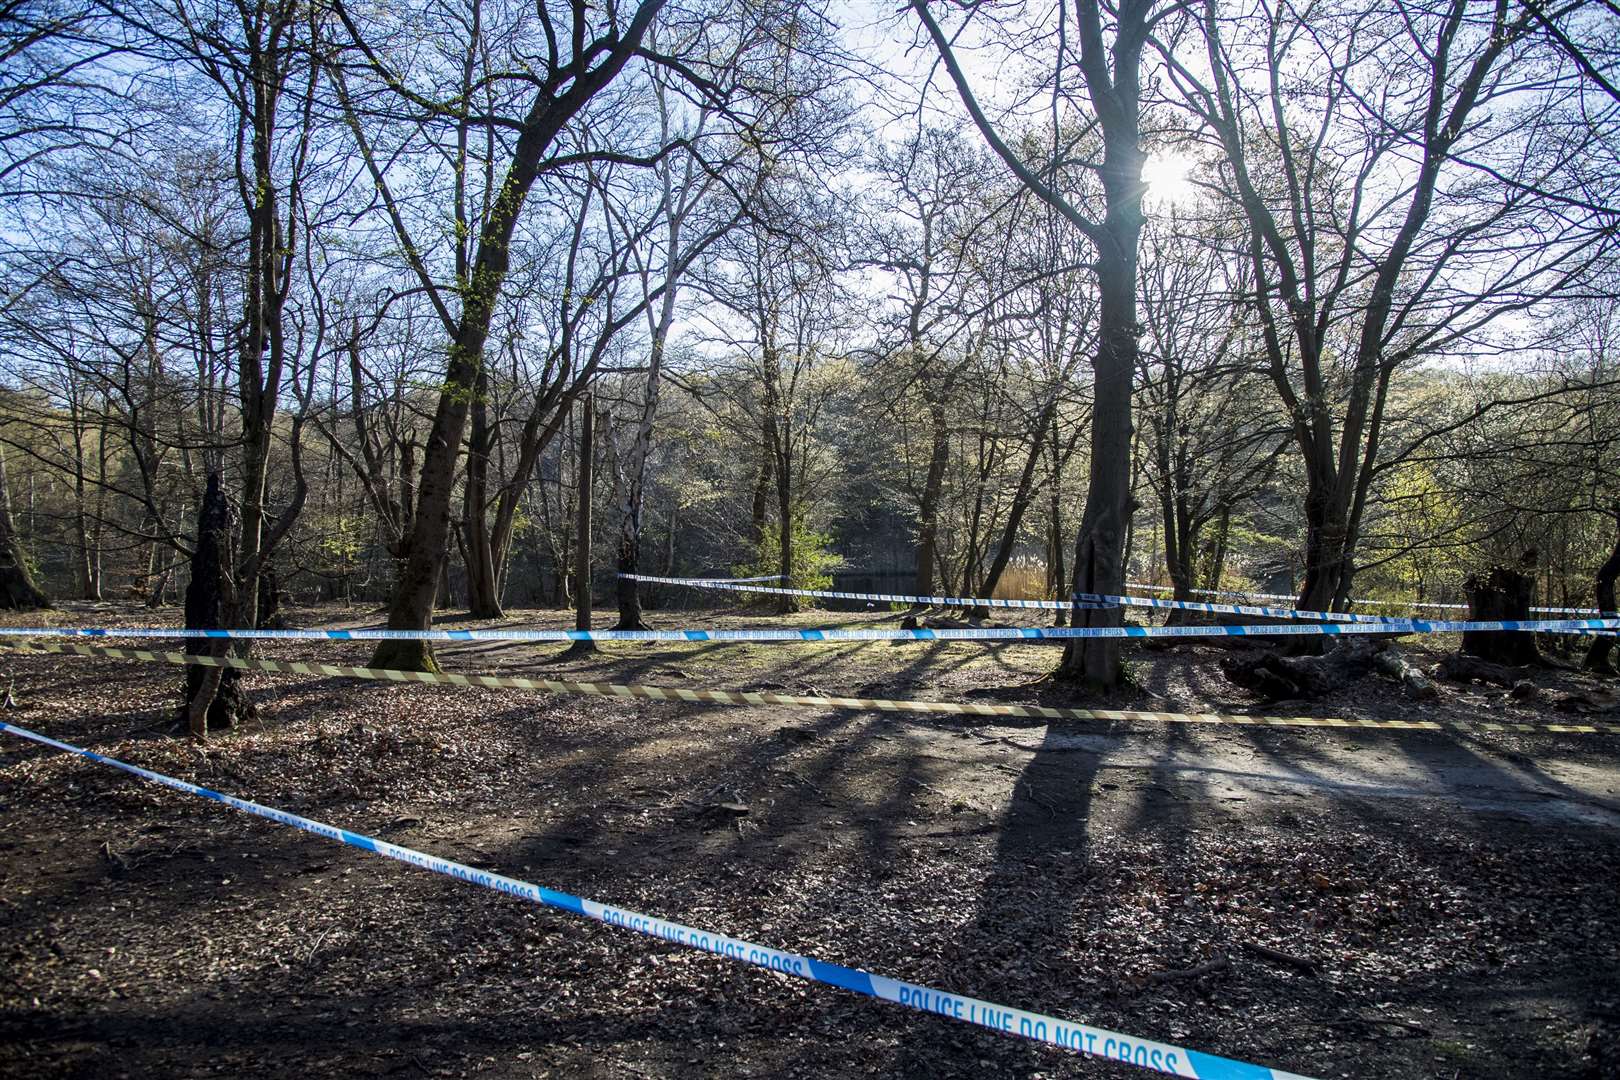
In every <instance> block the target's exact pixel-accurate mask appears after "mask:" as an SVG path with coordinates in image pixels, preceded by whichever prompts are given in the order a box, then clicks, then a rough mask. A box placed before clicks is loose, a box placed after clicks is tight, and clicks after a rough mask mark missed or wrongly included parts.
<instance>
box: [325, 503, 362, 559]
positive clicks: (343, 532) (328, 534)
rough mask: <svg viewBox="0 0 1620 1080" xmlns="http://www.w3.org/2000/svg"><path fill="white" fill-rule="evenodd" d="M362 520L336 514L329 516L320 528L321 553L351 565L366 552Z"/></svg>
mask: <svg viewBox="0 0 1620 1080" xmlns="http://www.w3.org/2000/svg"><path fill="white" fill-rule="evenodd" d="M361 530H362V521H361V519H360V518H358V517H352V516H349V515H345V514H336V515H333V516H331V517H329V518H327V519H326V520H325V521H324V522H323V523H322V525H321V529H320V541H319V544H320V549H321V554H322V555H324V556H326V557H327V558H328V559H329V560H331V561H332V562H334V563H337V564H339V565H341V566H349V565H352V564H354V563H356V562H358V561H359V560H360V557H361V556H362V555H363V554H364V553H365V543H366V542H365V539H364V538H363V536H362V535H361Z"/></svg>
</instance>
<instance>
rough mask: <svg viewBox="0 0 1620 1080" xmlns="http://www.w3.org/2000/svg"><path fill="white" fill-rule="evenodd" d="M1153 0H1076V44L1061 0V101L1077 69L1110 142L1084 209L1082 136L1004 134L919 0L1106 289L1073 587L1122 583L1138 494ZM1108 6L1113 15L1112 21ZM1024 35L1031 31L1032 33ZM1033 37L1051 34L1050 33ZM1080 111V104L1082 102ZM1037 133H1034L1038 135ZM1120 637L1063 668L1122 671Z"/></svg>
mask: <svg viewBox="0 0 1620 1080" xmlns="http://www.w3.org/2000/svg"><path fill="white" fill-rule="evenodd" d="M1154 7H1155V0H1121V2H1120V3H1119V4H1118V5H1117V6H1115V7H1114V8H1112V9H1109V10H1108V11H1106V12H1105V10H1104V6H1103V5H1102V4H1101V3H1099V2H1098V0H1077V2H1076V4H1075V16H1074V17H1075V23H1076V25H1075V27H1074V30H1075V32H1076V33H1077V35H1078V38H1079V51H1078V55H1075V56H1071V55H1070V53H1069V51H1068V48H1067V45H1066V42H1067V36H1066V35H1067V31H1068V18H1069V15H1068V9H1067V6H1066V5H1062V4H1059V5H1058V6H1057V9H1056V18H1057V21H1058V24H1059V32H1058V34H1057V37H1056V40H1057V42H1058V43H1059V44H1058V51H1057V54H1056V56H1055V57H1054V58H1052V59H1051V60H1050V61H1049V64H1048V67H1049V70H1051V71H1052V73H1053V74H1052V79H1051V82H1050V84H1049V85H1050V90H1051V100H1052V105H1053V109H1054V110H1058V109H1060V108H1063V107H1069V108H1072V107H1073V106H1074V100H1073V99H1072V97H1071V96H1070V91H1069V90H1068V89H1066V87H1067V86H1068V85H1070V84H1066V83H1065V82H1064V76H1065V75H1068V74H1071V73H1072V69H1073V68H1075V67H1078V69H1079V83H1080V85H1081V86H1083V87H1084V89H1085V97H1084V104H1083V106H1082V110H1084V112H1089V116H1088V117H1086V122H1085V123H1084V124H1083V125H1082V126H1081V127H1080V128H1078V129H1077V130H1080V131H1083V132H1085V133H1086V135H1087V136H1089V135H1090V133H1091V132H1092V131H1093V130H1095V131H1096V132H1097V133H1098V134H1099V135H1100V138H1101V142H1102V158H1101V161H1100V163H1098V164H1096V165H1094V166H1092V167H1091V168H1092V170H1093V171H1094V173H1095V175H1096V177H1097V179H1098V180H1099V181H1100V185H1101V188H1102V192H1101V195H1102V201H1103V207H1104V209H1103V212H1102V213H1101V214H1100V215H1098V214H1096V213H1091V212H1087V210H1085V209H1084V208H1083V204H1082V202H1081V201H1080V200H1078V199H1077V198H1075V197H1074V196H1073V195H1072V194H1070V193H1069V192H1066V191H1065V189H1064V186H1063V185H1064V176H1065V174H1066V173H1067V172H1070V171H1072V165H1073V158H1072V156H1071V155H1072V154H1073V153H1074V151H1075V145H1074V144H1075V143H1076V142H1078V141H1079V140H1078V139H1076V138H1075V136H1074V135H1073V134H1072V133H1070V134H1067V135H1066V134H1065V133H1064V132H1062V131H1061V130H1058V131H1053V132H1051V133H1050V136H1051V139H1052V143H1051V146H1050V152H1049V154H1048V156H1047V158H1046V160H1045V161H1042V162H1039V163H1037V164H1033V165H1032V164H1031V163H1030V162H1029V161H1028V160H1026V158H1025V157H1024V156H1023V155H1021V154H1020V153H1019V152H1018V151H1017V150H1015V149H1014V147H1013V145H1011V144H1010V143H1009V141H1008V140H1007V139H1005V138H1003V136H1002V134H1001V133H1000V131H999V130H998V128H997V125H996V124H995V123H994V122H992V120H991V119H990V117H989V116H988V114H987V113H986V112H985V111H984V109H983V108H982V106H981V105H980V104H979V101H978V99H977V97H976V96H975V95H974V92H973V89H972V87H971V86H970V85H969V82H968V78H967V75H966V74H965V72H964V71H963V68H962V65H961V64H960V63H959V61H958V60H957V57H956V55H955V51H954V47H953V42H952V39H951V38H949V37H947V35H946V33H945V30H944V28H943V27H942V26H941V25H940V23H939V21H938V20H937V19H936V18H935V17H934V15H933V13H932V12H931V11H930V10H929V5H928V0H911V8H912V10H913V11H914V12H916V14H917V17H918V19H919V20H920V21H921V22H922V24H923V27H924V28H925V29H926V30H927V32H928V36H929V38H930V39H931V40H932V42H933V44H934V48H935V49H936V50H937V51H938V53H939V57H940V60H941V62H942V63H943V64H944V65H945V69H946V71H947V72H948V73H949V75H950V79H951V82H952V84H953V85H954V86H955V87H956V91H957V94H958V95H959V96H960V97H961V99H962V103H963V105H964V106H965V107H966V108H967V111H968V113H969V115H970V116H971V117H972V118H973V122H974V124H975V125H976V126H977V127H978V128H979V131H980V133H981V134H982V135H983V136H984V138H985V141H986V142H987V143H989V144H990V147H991V149H993V150H994V151H995V152H996V154H997V155H998V156H999V157H1000V158H1001V159H1002V160H1003V161H1004V162H1005V163H1006V164H1007V167H1008V168H1010V169H1011V170H1012V171H1013V173H1014V175H1016V176H1017V177H1018V179H1019V181H1020V182H1021V183H1023V184H1024V185H1025V186H1026V187H1027V188H1029V190H1030V191H1032V192H1033V193H1034V194H1036V195H1037V196H1038V197H1040V198H1041V199H1042V200H1044V201H1046V202H1047V203H1049V204H1050V205H1051V206H1052V207H1053V208H1054V209H1055V210H1057V211H1058V212H1059V213H1060V214H1062V215H1063V217H1064V218H1065V219H1067V220H1068V221H1069V222H1070V223H1071V224H1072V225H1073V226H1074V227H1075V228H1076V229H1078V230H1079V231H1080V232H1081V233H1082V234H1083V235H1084V236H1085V237H1086V239H1087V240H1088V241H1089V242H1090V243H1091V245H1092V247H1093V249H1094V250H1095V252H1096V256H1097V287H1098V296H1099V309H1098V331H1097V352H1096V355H1095V357H1094V358H1093V360H1092V373H1093V379H1094V390H1093V401H1094V405H1093V410H1092V423H1091V475H1090V483H1089V485H1088V488H1087V492H1086V506H1085V513H1084V516H1083V517H1082V518H1081V521H1080V534H1079V537H1078V539H1077V540H1076V543H1075V560H1074V561H1075V565H1074V584H1075V590H1076V591H1077V592H1084V593H1107V594H1111V595H1117V594H1119V593H1122V592H1124V591H1125V558H1124V556H1125V535H1126V530H1127V528H1128V524H1129V520H1130V516H1131V513H1132V510H1133V505H1132V502H1131V496H1130V476H1131V433H1132V427H1131V389H1132V380H1133V378H1134V376H1135V372H1136V365H1137V342H1136V335H1137V312H1136V269H1137V244H1138V239H1139V237H1140V234H1141V231H1142V221H1143V217H1142V192H1143V188H1142V163H1143V161H1144V160H1145V158H1146V154H1145V152H1144V151H1143V148H1142V131H1141V118H1142V103H1141V98H1142V86H1141V77H1142V50H1143V48H1144V46H1145V45H1146V44H1147V41H1148V36H1149V33H1150V31H1151V29H1152V25H1153V20H1154V15H1153V10H1154ZM1105 15H1112V17H1113V24H1112V26H1109V27H1105V25H1104V19H1105ZM1024 40H1025V41H1028V40H1029V38H1028V37H1025V39H1024ZM1036 40H1040V41H1045V40H1049V39H1047V38H1045V37H1042V38H1038V39H1036ZM1077 112H1081V110H1077ZM1031 144H1033V141H1031ZM1119 620H1120V613H1119V609H1117V608H1080V607H1076V608H1075V610H1074V612H1073V615H1072V621H1073V625H1074V626H1077V627H1090V626H1118V625H1119ZM1120 671H1121V669H1120V663H1119V643H1118V640H1117V639H1113V638H1077V639H1074V640H1073V641H1071V642H1070V643H1069V645H1068V646H1067V647H1066V648H1065V650H1064V658H1063V662H1062V664H1061V665H1060V667H1059V669H1058V675H1059V676H1060V677H1063V678H1070V679H1079V680H1083V681H1085V682H1087V683H1090V684H1092V685H1095V686H1098V687H1103V688H1106V687H1113V686H1116V685H1117V684H1118V683H1119V681H1120Z"/></svg>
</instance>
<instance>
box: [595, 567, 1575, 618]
mask: <svg viewBox="0 0 1620 1080" xmlns="http://www.w3.org/2000/svg"><path fill="white" fill-rule="evenodd" d="M619 576H620V577H622V578H627V579H629V580H631V581H644V582H653V583H657V584H661V585H681V586H686V587H688V588H696V589H719V590H724V591H728V592H746V593H763V594H766V595H770V596H805V597H812V598H816V599H830V600H880V601H885V602H888V603H905V604H935V605H942V606H947V607H987V608H988V607H1003V608H1026V609H1027V608H1033V609H1039V610H1046V611H1068V610H1071V609H1073V608H1077V607H1078V608H1087V607H1095V606H1103V607H1144V608H1160V609H1170V610H1179V611H1201V612H1206V613H1210V614H1218V615H1254V616H1259V617H1262V618H1272V619H1299V620H1307V621H1317V622H1356V623H1395V622H1405V621H1409V620H1403V619H1398V618H1395V617H1394V616H1390V615H1365V614H1361V613H1359V612H1344V611H1299V610H1296V609H1295V608H1280V607H1262V606H1256V605H1248V604H1215V603H1208V602H1205V601H1202V600H1161V599H1158V598H1156V597H1150V596H1124V595H1116V594H1113V593H1075V594H1074V600H1073V601H1068V600H998V599H995V598H992V597H971V596H914V595H909V594H905V593H862V592H839V591H835V590H832V589H782V588H775V587H769V586H762V585H755V584H752V582H753V581H755V580H756V579H754V578H734V579H728V580H721V579H717V578H673V577H654V576H652V575H648V574H620V575H619ZM1129 587H1130V588H1161V586H1153V585H1150V586H1138V585H1136V584H1135V583H1132V584H1131V585H1130V586H1129ZM1193 591H1194V592H1203V591H1206V590H1198V589H1195V590H1193ZM1232 595H1238V596H1242V595H1246V594H1242V593H1237V594H1232ZM1252 595H1255V596H1260V597H1272V598H1276V599H1282V600H1286V599H1289V597H1285V596H1277V595H1276V594H1274V593H1256V594H1252ZM1358 603H1359V601H1358ZM1437 606H1438V605H1437ZM1454 606H1458V607H1461V606H1464V605H1454ZM1532 610H1534V611H1558V612H1577V613H1579V612H1580V611H1584V610H1585V609H1575V608H1534V609H1532ZM1593 614H1597V612H1596V610H1595V609H1594V610H1593Z"/></svg>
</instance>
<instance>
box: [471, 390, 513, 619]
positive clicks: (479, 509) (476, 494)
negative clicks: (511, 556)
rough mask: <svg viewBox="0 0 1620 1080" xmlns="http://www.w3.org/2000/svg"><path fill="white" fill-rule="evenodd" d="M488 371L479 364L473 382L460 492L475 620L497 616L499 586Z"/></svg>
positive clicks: (503, 612) (501, 611) (499, 615)
mask: <svg viewBox="0 0 1620 1080" xmlns="http://www.w3.org/2000/svg"><path fill="white" fill-rule="evenodd" d="M488 400H489V370H488V368H486V367H483V366H480V367H479V369H478V379H477V382H476V383H475V384H474V389H473V401H472V405H471V408H470V410H469V412H470V418H471V421H472V427H471V430H470V431H469V432H468V434H467V480H466V486H465V489H464V490H463V493H462V507H461V519H462V531H463V533H464V534H465V536H466V540H465V543H464V548H463V551H462V558H463V561H465V562H466V564H467V613H468V614H469V615H471V616H472V617H473V618H475V619H499V618H501V617H502V616H503V615H505V614H506V612H505V611H503V610H502V609H501V597H500V588H499V583H498V581H497V577H498V575H497V574H496V571H495V552H494V548H493V546H492V545H491V542H490V541H491V537H490V530H489V454H490V447H491V445H492V443H493V442H494V439H493V438H492V437H491V432H490V426H489V405H488ZM520 482H521V481H520Z"/></svg>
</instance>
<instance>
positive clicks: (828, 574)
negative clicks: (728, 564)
mask: <svg viewBox="0 0 1620 1080" xmlns="http://www.w3.org/2000/svg"><path fill="white" fill-rule="evenodd" d="M780 531H781V530H779V529H777V528H774V527H772V528H767V529H766V530H765V538H764V540H762V541H761V542H760V545H759V550H758V551H756V552H755V553H754V557H753V558H752V559H751V560H749V561H748V562H746V563H743V564H741V565H739V566H734V567H732V572H733V573H734V574H735V575H736V576H738V577H757V576H759V575H762V574H775V573H779V572H780V571H781V569H782V543H781V540H780V538H779V535H778V534H779V533H780ZM832 545H833V537H832V534H831V533H825V532H819V531H817V530H815V529H811V528H810V527H808V526H807V525H806V524H805V523H804V521H803V519H802V518H800V516H799V515H797V514H796V515H794V521H793V580H791V581H789V582H787V587H788V588H790V589H828V588H831V587H832V572H833V571H834V570H838V569H841V568H842V567H843V566H844V565H845V564H844V559H843V556H841V555H839V554H837V553H836V552H834V551H833V550H832Z"/></svg>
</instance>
